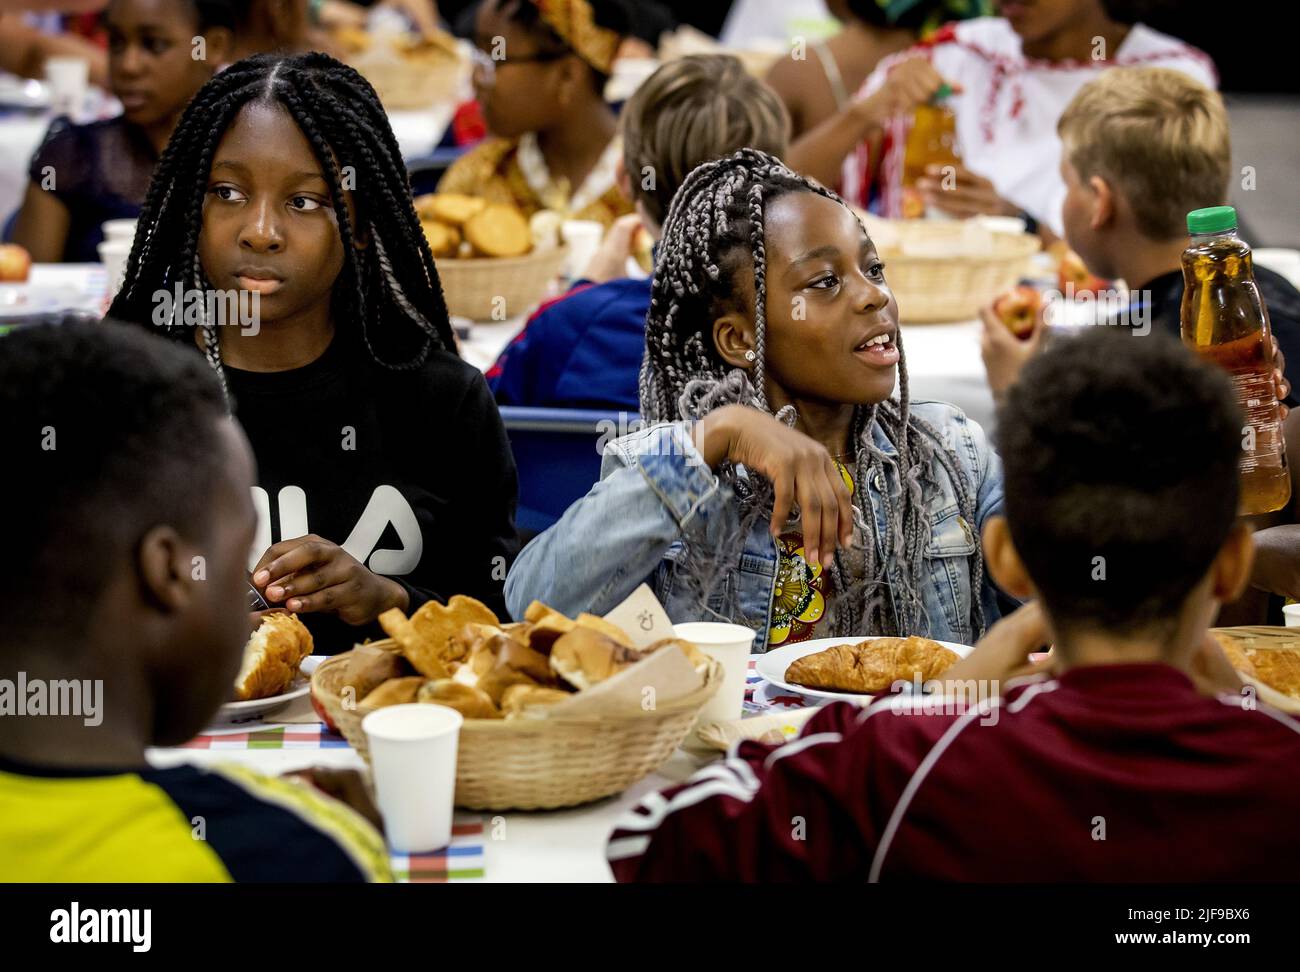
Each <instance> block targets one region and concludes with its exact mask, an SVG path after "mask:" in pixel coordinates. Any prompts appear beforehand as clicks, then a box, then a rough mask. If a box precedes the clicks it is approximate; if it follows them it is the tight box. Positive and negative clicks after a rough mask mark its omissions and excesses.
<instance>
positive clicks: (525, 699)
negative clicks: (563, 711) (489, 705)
mask: <svg viewBox="0 0 1300 972" xmlns="http://www.w3.org/2000/svg"><path fill="white" fill-rule="evenodd" d="M571 698H573V693H572V692H565V691H563V690H562V689H553V688H545V687H543V686H541V685H522V684H521V685H511V686H510V687H509V688H508V689H506V690H505V692H504V693H503V694H502V696H501V711H502V712H503V713H505V717H506V718H507V719H516V718H519V717H520V716H523V715H526V714H527V713H528V711H529V710H530V709H536V708H542V707H546V706H552V705H555V704H556V703H557V702H563V701H565V700H566V699H571Z"/></svg>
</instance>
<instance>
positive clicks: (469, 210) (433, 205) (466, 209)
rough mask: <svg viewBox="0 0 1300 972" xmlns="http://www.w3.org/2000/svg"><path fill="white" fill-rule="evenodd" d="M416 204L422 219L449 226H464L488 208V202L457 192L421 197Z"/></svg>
mask: <svg viewBox="0 0 1300 972" xmlns="http://www.w3.org/2000/svg"><path fill="white" fill-rule="evenodd" d="M415 202H416V211H417V212H418V213H419V214H420V219H428V220H437V221H438V222H439V223H446V224H447V225H449V226H464V225H465V223H466V221H467V220H468V219H469V218H470V217H471V216H475V215H477V214H478V213H481V212H482V211H483V210H484V209H485V208H486V207H487V200H485V199H480V198H478V197H477V196H466V195H463V194H461V193H457V192H440V193H436V194H435V195H432V196H421V197H420V198H419V199H417V200H416V201H415ZM506 208H509V207H506Z"/></svg>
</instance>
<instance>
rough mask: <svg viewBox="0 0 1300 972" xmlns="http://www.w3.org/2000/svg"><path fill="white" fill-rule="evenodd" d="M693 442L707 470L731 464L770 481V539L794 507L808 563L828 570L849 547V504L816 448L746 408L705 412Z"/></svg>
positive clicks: (837, 477) (820, 448)
mask: <svg viewBox="0 0 1300 972" xmlns="http://www.w3.org/2000/svg"><path fill="white" fill-rule="evenodd" d="M696 436H697V438H696V442H697V443H699V444H700V447H701V451H702V452H703V453H704V461H705V462H707V463H708V464H709V467H710V468H716V467H717V465H718V464H719V463H720V462H722V460H724V459H730V460H731V461H732V462H734V463H738V464H740V465H743V466H745V467H746V468H747V469H753V470H754V471H755V472H758V473H761V474H762V475H764V476H766V477H767V478H768V479H770V480H771V481H772V485H773V486H774V487H775V490H776V497H775V500H774V502H773V504H772V523H771V533H772V536H773V537H777V536H780V534H781V532H782V531H783V530H784V529H785V523H786V520H787V519H788V518H789V516H790V511H791V508H792V507H793V506H794V504H795V503H798V504H799V529H800V532H801V533H802V534H803V544H804V552H805V554H806V556H807V561H808V563H810V564H813V563H820V564H821V565H822V566H823V567H829V566H830V565H831V561H832V560H833V558H834V554H835V550H836V547H837V546H838V547H847V546H849V544H850V543H852V542H853V498H852V497H851V496H849V490H848V487H847V486H846V485H845V484H844V478H843V477H842V476H841V475H840V471H839V468H838V467H837V466H836V465H835V462H834V460H833V459H831V455H830V453H829V452H827V451H826V447H825V446H823V445H822V444H821V443H820V442H816V441H814V440H813V439H811V438H809V437H808V436H806V435H804V434H803V433H802V432H799V431H797V430H795V429H792V428H790V427H788V426H786V425H784V424H783V423H781V422H778V421H777V420H776V419H775V418H773V417H772V416H771V415H768V414H767V413H766V412H760V411H759V410H758V409H756V408H750V407H748V406H745V405H728V406H726V407H724V408H720V409H717V410H716V411H713V412H710V413H709V414H708V415H706V416H705V417H704V418H703V419H701V420H700V422H699V425H698V426H697V428H696Z"/></svg>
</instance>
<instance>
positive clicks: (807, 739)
mask: <svg viewBox="0 0 1300 972" xmlns="http://www.w3.org/2000/svg"><path fill="white" fill-rule="evenodd" d="M1135 416H1142V417H1143V419H1144V420H1143V421H1135V420H1134V417H1135ZM1081 417H1083V420H1081ZM1156 418H1158V419H1159V420H1158V421H1156V420H1154V419H1156ZM1147 419H1151V420H1147ZM1241 421H1242V419H1241V413H1240V411H1239V410H1238V408H1237V406H1236V403H1235V401H1234V398H1233V394H1232V388H1231V385H1230V383H1229V381H1228V378H1227V376H1226V375H1224V374H1223V373H1222V372H1220V371H1218V370H1216V369H1215V368H1213V366H1211V365H1208V364H1205V363H1202V362H1200V361H1199V360H1198V359H1197V358H1196V357H1195V356H1194V355H1192V354H1190V353H1189V352H1188V351H1187V350H1186V349H1184V348H1183V347H1182V346H1181V345H1180V344H1179V343H1178V342H1177V341H1175V340H1173V339H1172V338H1169V337H1166V336H1164V335H1159V334H1153V335H1151V336H1150V337H1149V338H1146V339H1143V340H1140V341H1134V340H1131V339H1130V337H1129V336H1128V335H1127V334H1122V333H1117V329H1115V328H1089V329H1087V332H1086V333H1084V334H1083V335H1081V336H1080V337H1078V338H1073V339H1070V340H1065V341H1062V342H1060V345H1059V346H1057V347H1054V348H1052V349H1049V350H1048V351H1047V352H1046V353H1045V354H1043V355H1042V357H1040V358H1038V359H1036V360H1034V361H1033V362H1032V363H1031V364H1030V365H1029V366H1028V368H1027V369H1026V372H1025V380H1024V381H1022V382H1019V383H1018V384H1017V385H1016V386H1015V387H1014V388H1012V389H1011V391H1010V393H1009V395H1008V398H1007V401H1006V403H1005V404H1004V406H1003V410H1002V412H1001V413H1000V415H999V421H998V429H999V436H1000V440H1001V441H1000V445H1001V452H1002V455H1003V462H1004V464H1005V470H1006V480H1005V482H1006V518H1005V519H1003V518H1002V517H1000V516H999V517H994V518H992V519H991V521H990V522H989V523H988V525H987V526H986V527H985V531H984V545H985V551H986V559H987V562H988V566H989V569H990V571H992V572H993V574H994V575H995V577H996V578H997V580H998V582H999V584H1001V585H1002V587H1003V588H1004V589H1005V590H1007V591H1008V592H1010V593H1012V594H1014V595H1016V596H1018V597H1023V598H1032V599H1033V601H1032V603H1030V604H1028V605H1026V606H1025V607H1023V608H1021V609H1020V610H1019V611H1017V612H1016V613H1015V614H1013V615H1011V616H1009V617H1007V618H1006V619H1004V620H1003V621H1002V622H1001V623H999V624H998V625H996V626H995V627H994V628H993V630H992V631H991V632H990V633H989V635H988V636H987V637H986V638H985V639H983V640H982V641H981V642H980V644H979V645H978V646H977V647H976V649H975V651H974V652H973V653H972V654H971V655H970V656H969V657H967V658H966V659H964V660H963V661H961V662H958V663H957V664H956V665H955V666H954V667H953V668H951V669H949V671H948V672H947V673H945V675H944V676H943V679H944V681H945V685H944V691H945V692H946V694H943V695H941V696H938V697H936V696H928V697H917V696H908V695H900V696H894V697H885V698H883V699H880V700H877V701H875V702H874V703H873V704H871V705H869V706H868V707H867V708H865V709H863V708H862V707H860V706H858V705H852V704H849V703H846V702H832V703H831V704H830V705H827V706H825V707H823V708H822V709H820V710H818V711H817V714H816V715H814V716H813V717H812V719H811V720H810V721H809V722H808V723H807V725H806V726H805V727H804V729H803V732H802V733H801V734H800V737H799V738H798V739H796V740H793V741H792V742H790V743H789V744H787V745H784V746H779V747H770V746H765V745H762V744H760V743H757V742H742V743H741V744H740V745H739V747H738V748H737V749H733V750H732V752H731V755H730V758H728V759H727V760H726V761H725V762H719V763H716V764H713V765H711V766H709V768H708V769H707V770H705V771H703V772H702V773H701V774H699V775H697V776H696V777H695V778H693V779H691V780H689V781H688V782H686V783H685V784H683V785H681V786H678V787H674V788H673V789H670V790H667V791H665V792H664V793H661V794H659V793H656V794H652V795H651V796H650V797H648V798H647V799H645V800H644V801H643V802H642V803H641V804H640V806H638V807H637V808H636V809H634V810H633V811H632V812H631V813H629V814H627V815H626V816H625V817H624V818H623V819H622V820H621V821H620V822H619V823H618V824H617V825H616V827H615V830H614V833H613V835H612V836H611V838H610V842H609V847H608V855H609V859H610V864H611V866H612V868H613V870H614V875H615V877H617V878H618V879H619V880H622V881H702V880H724V881H726V880H730V881H737V880H739V881H773V880H786V881H835V880H841V881H864V880H866V881H871V882H876V881H890V880H898V881H935V880H944V881H977V882H992V881H999V882H1003V881H1033V882H1045V881H1070V882H1106V881H1143V882H1150V881H1154V882H1162V881H1170V882H1172V881H1178V882H1184V881H1269V880H1273V881H1289V880H1291V878H1292V876H1293V873H1294V863H1293V862H1294V861H1295V860H1296V859H1297V855H1300V832H1297V830H1296V828H1295V827H1294V826H1293V825H1292V821H1293V820H1294V819H1295V817H1296V814H1297V813H1300V779H1298V778H1297V776H1296V774H1295V773H1294V772H1292V771H1291V767H1293V766H1294V765H1295V763H1296V760H1297V759H1300V722H1297V721H1296V720H1295V719H1293V718H1291V717H1289V716H1286V715H1284V714H1282V713H1281V712H1278V711H1275V710H1273V709H1270V708H1269V707H1268V706H1265V705H1262V704H1260V703H1259V702H1258V701H1257V700H1256V699H1255V697H1254V694H1253V693H1246V692H1244V691H1243V690H1242V686H1241V683H1240V680H1239V679H1237V677H1236V675H1235V673H1234V672H1233V671H1232V669H1231V668H1230V667H1228V665H1227V662H1226V659H1224V657H1223V653H1222V651H1221V650H1220V649H1219V648H1218V646H1217V645H1216V644H1215V642H1214V641H1213V640H1212V639H1211V638H1210V637H1209V635H1208V632H1207V630H1206V629H1207V627H1208V625H1209V624H1210V622H1211V620H1212V619H1213V617H1214V614H1215V611H1216V610H1217V608H1218V606H1219V604H1221V603H1223V602H1224V601H1229V600H1231V599H1232V598H1233V597H1235V596H1236V594H1237V593H1238V592H1240V590H1241V589H1242V587H1243V586H1244V584H1245V583H1246V577H1247V574H1248V573H1249V570H1250V559H1251V546H1250V535H1249V531H1248V530H1247V529H1246V528H1245V527H1244V526H1243V525H1241V524H1240V523H1239V522H1237V521H1236V506H1237V491H1238V477H1237V457H1238V455H1239V454H1240V451H1241V432H1240V430H1241ZM1099 558H1100V559H1101V561H1102V562H1103V563H1104V564H1105V575H1104V577H1099V575H1098V573H1097V569H1096V566H1097V563H1098V559H1099ZM1045 643H1050V644H1052V645H1053V651H1052V662H1051V664H1050V668H1049V669H1048V670H1047V671H1045V672H1039V673H1037V674H1033V675H1029V676H1026V677H1023V678H1016V679H1014V680H1011V681H1008V680H1007V679H1008V676H1009V675H1010V674H1011V673H1012V672H1014V671H1015V670H1016V669H1018V668H1022V667H1023V666H1024V665H1025V661H1026V656H1027V655H1028V653H1029V652H1031V651H1034V650H1036V649H1038V648H1039V647H1040V646H1041V645H1043V644H1045ZM958 692H960V693H962V694H960V695H957V694H955V693H958ZM1220 693H1221V694H1220ZM1207 696H1208V697H1207ZM1243 794H1249V797H1248V798H1247V799H1243ZM792 821H795V822H797V825H792V823H791V822H792ZM1026 827H1029V828H1031V829H1032V831H1033V833H1032V834H1031V835H1027V834H1026ZM1100 837H1104V839H1099V838H1100Z"/></svg>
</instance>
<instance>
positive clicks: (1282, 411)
mask: <svg viewBox="0 0 1300 972" xmlns="http://www.w3.org/2000/svg"><path fill="white" fill-rule="evenodd" d="M1269 340H1270V341H1272V342H1273V388H1274V390H1276V392H1277V407H1278V418H1279V419H1284V418H1286V417H1287V414H1288V413H1289V412H1290V411H1291V409H1290V407H1289V406H1287V405H1286V404H1285V403H1286V399H1287V398H1289V397H1290V396H1291V382H1289V381H1287V380H1286V358H1284V357H1283V356H1282V349H1281V348H1280V347H1278V343H1277V338H1275V337H1273V336H1272V335H1271V334H1270V335H1269Z"/></svg>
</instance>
